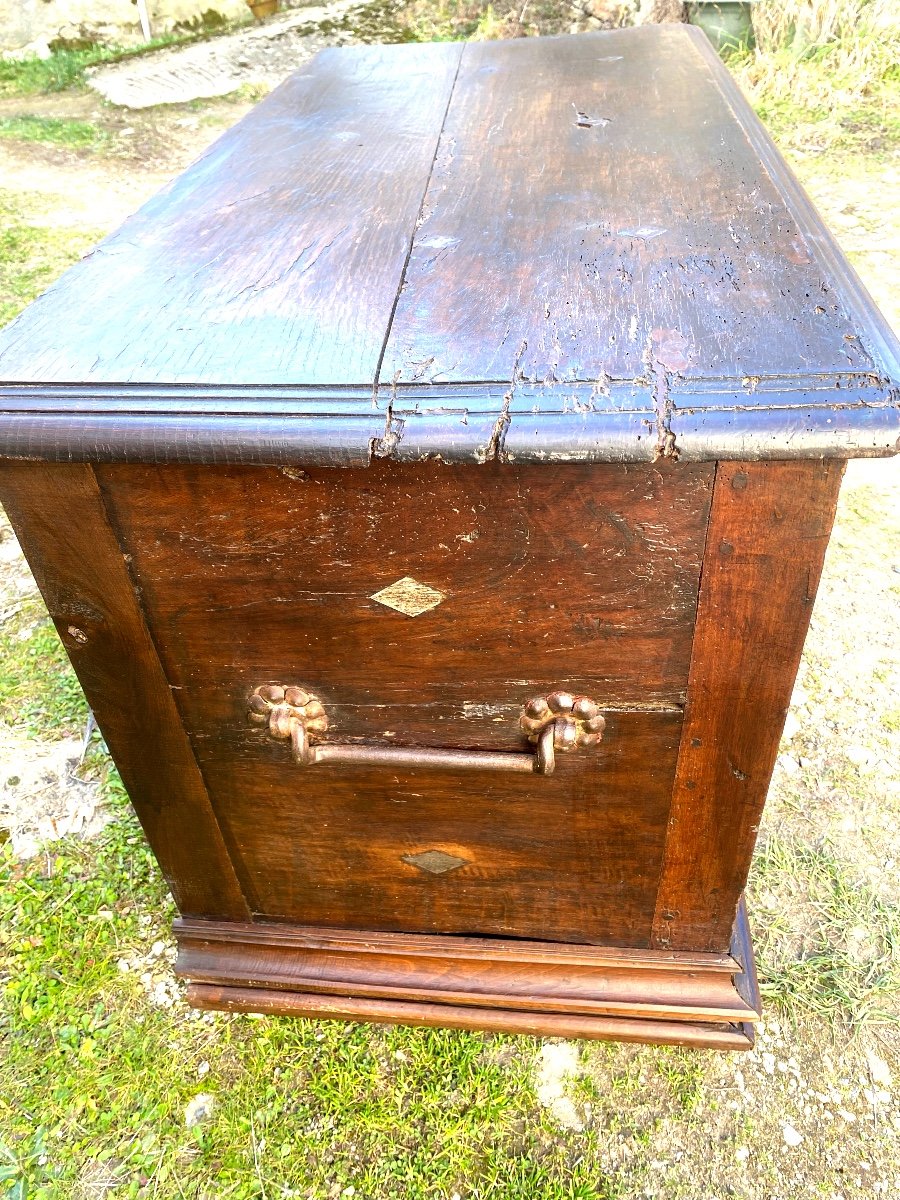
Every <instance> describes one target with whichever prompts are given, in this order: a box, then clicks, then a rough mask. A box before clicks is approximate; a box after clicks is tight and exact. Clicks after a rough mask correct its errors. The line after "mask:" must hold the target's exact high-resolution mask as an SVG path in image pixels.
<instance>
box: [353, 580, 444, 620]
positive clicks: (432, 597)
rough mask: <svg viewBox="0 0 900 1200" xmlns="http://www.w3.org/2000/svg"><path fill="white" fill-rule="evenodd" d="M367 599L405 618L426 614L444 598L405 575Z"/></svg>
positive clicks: (433, 589)
mask: <svg viewBox="0 0 900 1200" xmlns="http://www.w3.org/2000/svg"><path fill="white" fill-rule="evenodd" d="M369 599H370V600H377V601H378V603H379V604H383V605H385V607H386V608H393V609H394V610H395V611H396V612H401V613H404V614H405V615H406V616H407V617H418V616H420V615H421V614H422V613H423V612H428V610H429V609H430V608H437V606H438V605H439V604H440V603H441V601H442V600H443V599H445V597H444V594H443V592H439V591H437V590H436V589H435V588H433V587H429V586H428V584H427V583H419V581H418V579H413V577H412V576H411V575H405V576H404V577H403V579H398V580H397V582H396V583H392V584H390V586H389V587H386V588H382V589H381V591H380V592H376V593H375V595H374V596H370V597H369Z"/></svg>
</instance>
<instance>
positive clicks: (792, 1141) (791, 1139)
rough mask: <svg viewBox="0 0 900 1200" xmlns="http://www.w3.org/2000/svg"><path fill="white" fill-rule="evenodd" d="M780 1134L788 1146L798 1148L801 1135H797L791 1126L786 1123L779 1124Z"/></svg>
mask: <svg viewBox="0 0 900 1200" xmlns="http://www.w3.org/2000/svg"><path fill="white" fill-rule="evenodd" d="M781 1132H782V1134H783V1136H784V1140H785V1142H786V1143H787V1145H788V1146H799V1145H800V1143H801V1142H802V1141H803V1134H802V1133H798V1132H797V1130H796V1129H795V1128H794V1127H793V1125H789V1124H788V1123H787V1121H782V1122H781Z"/></svg>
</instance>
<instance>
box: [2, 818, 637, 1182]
mask: <svg viewBox="0 0 900 1200" xmlns="http://www.w3.org/2000/svg"><path fill="white" fill-rule="evenodd" d="M143 914H147V916H144V915H143ZM170 916H171V905H170V903H169V901H168V898H167V895H166V892H165V888H164V886H163V883H162V880H161V879H160V877H159V873H158V871H157V869H156V867H155V864H154V861H153V859H152V856H151V855H150V853H149V851H148V850H147V848H146V845H145V843H144V840H143V837H142V836H141V834H140V830H139V829H138V827H137V825H136V823H135V822H134V820H133V819H132V818H131V816H130V815H128V814H127V813H125V812H123V814H122V816H121V818H120V819H119V820H117V821H116V822H115V823H114V824H113V825H112V826H110V827H108V828H107V830H105V831H104V833H103V834H102V835H101V837H100V838H99V839H98V840H96V841H94V842H93V843H90V844H83V843H82V844H79V843H78V842H77V841H75V840H74V839H73V840H70V841H68V842H65V843H60V844H59V845H58V846H56V847H53V848H50V850H49V851H48V854H47V856H46V857H42V858H41V859H40V860H39V861H35V862H33V863H29V864H25V865H24V866H20V865H17V864H15V863H14V862H13V861H12V860H11V859H10V858H9V857H7V858H6V860H5V861H2V864H0V929H2V931H3V940H4V944H3V946H2V953H3V974H4V979H5V987H4V989H3V995H2V1000H3V1009H2V1017H0V1040H2V1042H3V1051H4V1052H3V1057H2V1061H0V1129H2V1130H4V1131H5V1132H4V1135H3V1136H4V1138H5V1145H6V1148H7V1151H8V1154H7V1158H8V1160H10V1170H11V1172H15V1171H16V1170H17V1171H18V1174H15V1173H12V1174H10V1176H9V1179H10V1180H11V1181H12V1180H15V1179H16V1178H19V1179H21V1178H27V1179H28V1181H29V1185H30V1187H31V1189H32V1190H31V1193H30V1194H31V1196H32V1197H33V1200H37V1198H43V1197H46V1198H47V1200H49V1198H50V1197H65V1196H73V1195H76V1194H77V1188H78V1186H79V1180H81V1181H83V1180H84V1179H85V1177H86V1176H88V1175H89V1174H90V1173H91V1172H97V1171H99V1170H100V1169H101V1168H102V1169H104V1170H106V1171H108V1173H109V1175H110V1176H111V1177H112V1178H114V1179H115V1181H116V1183H117V1186H118V1188H119V1189H120V1190H119V1191H117V1193H116V1194H117V1195H119V1194H121V1195H123V1196H138V1195H145V1194H150V1193H149V1192H145V1191H143V1190H142V1189H143V1188H144V1185H145V1184H146V1182H147V1180H148V1179H152V1180H153V1186H154V1189H156V1190H155V1191H154V1193H153V1194H158V1195H164V1196H173V1197H177V1196H180V1195H183V1196H200V1195H203V1194H209V1195H213V1194H214V1195H215V1196H216V1197H223V1198H224V1197H257V1196H260V1197H261V1196H271V1197H278V1196H282V1195H293V1194H299V1195H302V1196H307V1195H309V1196H313V1197H322V1198H323V1200H324V1198H325V1197H331V1196H336V1195H340V1194H342V1193H344V1189H346V1188H349V1187H353V1188H355V1192H356V1195H357V1196H360V1197H388V1196H394V1195H398V1196H401V1195H402V1196H403V1197H405V1198H406V1197H408V1198H409V1200H418V1198H421V1200H426V1198H429V1200H430V1198H432V1197H437V1196H446V1197H449V1196H450V1195H452V1193H453V1192H454V1191H460V1193H461V1194H464V1195H465V1196H466V1197H472V1198H474V1197H481V1196H484V1197H488V1196H490V1197H491V1198H492V1200H494V1198H507V1197H508V1198H509V1200H520V1198H522V1197H542V1198H544V1197H546V1198H547V1200H557V1198H558V1200H563V1198H565V1200H582V1198H583V1200H588V1198H591V1200H593V1198H598V1200H599V1198H607V1197H610V1198H611V1197H614V1196H618V1195H621V1194H622V1193H621V1191H620V1190H619V1188H618V1187H617V1185H616V1183H615V1180H614V1179H610V1178H609V1177H608V1176H607V1175H606V1173H605V1172H604V1171H603V1170H602V1169H600V1168H599V1167H598V1165H597V1154H596V1145H595V1144H592V1139H591V1137H587V1138H584V1139H578V1143H579V1144H578V1146H577V1152H576V1153H573V1152H572V1148H571V1147H569V1146H567V1145H566V1144H565V1141H560V1139H558V1138H556V1137H555V1136H554V1134H553V1131H552V1130H550V1129H548V1128H546V1127H545V1125H544V1123H543V1121H542V1119H541V1116H540V1114H539V1113H535V1106H534V1096H533V1092H532V1087H531V1082H530V1074H529V1069H528V1068H529V1062H530V1057H531V1052H532V1049H533V1043H532V1042H531V1040H530V1039H521V1040H519V1041H508V1040H507V1039H503V1038H499V1037H491V1036H488V1035H483V1036H482V1035H477V1034H461V1033H455V1032H450V1031H444V1030H412V1029H393V1028H383V1027H366V1026H352V1025H351V1026H344V1025H340V1024H334V1023H321V1024H317V1023H314V1022H308V1021H297V1020H282V1019H275V1018H267V1019H260V1020H249V1019H247V1018H232V1017H228V1016H224V1015H220V1014H216V1015H211V1016H210V1017H201V1016H200V1015H199V1014H193V1013H189V1012H188V1011H187V1010H186V1008H185V1006H184V1004H183V1003H182V1002H181V1000H180V999H176V1001H175V1003H174V1004H173V1005H172V1006H171V1007H158V1006H155V1005H153V1004H151V1003H148V1001H147V999H146V992H147V989H148V988H151V989H152V987H153V979H154V977H156V976H160V977H162V978H164V979H166V980H168V979H169V978H170V968H169V966H168V963H167V961H166V960H165V958H164V957H160V956H158V955H157V956H156V957H153V947H154V944H155V943H157V942H158V940H159V939H166V938H167V934H166V932H165V931H166V928H167V923H168V919H169V918H170ZM157 948H158V947H157ZM122 963H132V964H133V966H132V967H131V969H130V970H128V971H124V972H123V970H122V968H121V966H120V964H122ZM141 975H146V976H147V978H146V979H145V980H144V981H142V980H141ZM510 1050H512V1052H511V1053H510ZM201 1063H205V1064H208V1070H207V1071H206V1073H205V1074H203V1075H202V1076H201V1073H200V1072H201ZM200 1092H203V1093H207V1094H210V1095H212V1096H213V1097H214V1099H215V1108H214V1110H213V1113H212V1117H211V1119H210V1120H209V1121H208V1122H205V1123H203V1124H201V1125H199V1126H197V1127H196V1128H195V1129H192V1130H189V1129H187V1128H186V1126H185V1120H184V1115H183V1114H184V1109H185V1106H186V1105H187V1103H188V1102H189V1101H190V1100H191V1098H192V1097H193V1096H195V1095H197V1094H198V1093H200ZM595 1140H596V1139H594V1141H595ZM42 1147H43V1149H42ZM2 1161H3V1159H2V1156H0V1163H2ZM15 1164H18V1165H17V1167H16V1166H15ZM0 1186H2V1185H0ZM205 1189H211V1190H210V1191H207V1192H205ZM285 1189H289V1190H287V1191H285ZM290 1189H294V1191H291V1190H290ZM0 1194H2V1192H0ZM344 1194H349V1193H344Z"/></svg>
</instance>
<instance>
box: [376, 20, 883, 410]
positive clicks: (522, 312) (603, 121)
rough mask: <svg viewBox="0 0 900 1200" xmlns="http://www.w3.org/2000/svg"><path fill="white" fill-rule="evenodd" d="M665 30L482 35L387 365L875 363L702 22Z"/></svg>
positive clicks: (513, 370) (668, 367) (574, 368)
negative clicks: (706, 51) (750, 134)
mask: <svg viewBox="0 0 900 1200" xmlns="http://www.w3.org/2000/svg"><path fill="white" fill-rule="evenodd" d="M647 33H649V31H645V30H637V31H636V30H630V29H629V30H620V31H616V32H614V33H611V34H608V35H606V36H605V37H604V38H603V39H602V41H601V40H600V39H593V38H591V37H578V38H558V39H526V40H524V41H522V42H517V41H508V42H498V43H484V42H482V43H478V42H475V43H472V44H471V45H469V46H467V47H466V53H465V54H464V56H463V60H462V65H461V68H460V73H459V79H458V82H457V86H456V89H455V91H454V96H453V102H452V104H451V106H450V110H449V112H448V115H447V120H446V123H445V126H444V131H443V134H442V136H441V145H440V149H439V151H438V156H437V160H436V163H435V169H434V172H433V174H432V177H431V183H430V185H429V188H428V193H427V195H426V197H425V206H424V210H423V216H424V220H423V221H422V223H421V225H420V227H419V228H418V230H417V231H416V237H415V242H414V244H413V251H412V256H411V258H410V262H409V267H408V269H407V273H406V286H405V288H404V291H403V294H402V295H401V297H400V301H399V304H398V306H397V313H396V318H395V321H394V324H393V328H392V330H391V336H390V340H389V342H388V348H387V353H386V355H385V361H384V367H383V371H382V381H383V382H384V381H389V380H391V379H393V378H394V377H395V376H397V375H398V373H399V377H400V378H401V379H403V380H416V379H421V378H424V379H430V380H440V381H459V382H464V381H470V380H485V381H487V380H513V379H517V378H518V377H519V376H521V377H523V378H524V379H527V380H538V381H546V382H547V383H548V384H554V383H556V382H557V381H560V382H574V381H577V380H587V381H598V382H599V383H600V384H601V385H602V384H604V383H605V382H606V381H608V380H609V379H610V378H612V379H632V378H635V377H638V376H641V375H645V374H648V373H649V374H650V376H651V377H652V376H653V375H654V374H657V375H659V376H664V375H665V374H666V372H667V371H670V372H674V373H677V374H679V375H682V376H685V377H688V378H694V377H701V378H709V377H713V378H722V377H731V378H742V377H745V376H752V375H771V374H779V373H782V372H785V371H787V372H790V371H797V370H798V368H800V367H801V364H813V363H814V364H815V368H816V370H817V371H841V370H847V369H848V368H849V369H858V370H863V371H865V370H870V369H872V366H873V360H872V358H871V357H870V356H869V354H868V352H867V351H866V349H865V345H864V339H862V338H860V337H859V336H858V333H859V331H858V330H857V329H856V327H855V325H854V324H853V320H852V318H851V317H850V315H849V314H848V313H846V312H845V311H844V310H843V308H842V306H841V302H840V299H839V297H838V296H837V295H836V294H835V292H834V284H833V280H832V279H831V278H830V276H829V275H828V274H826V273H825V272H824V271H823V269H822V263H821V262H820V261H817V259H816V256H815V252H814V247H813V246H812V245H811V244H810V242H809V240H808V239H807V237H806V236H805V235H804V231H803V230H802V229H801V228H800V226H799V224H798V221H797V220H796V217H795V216H794V215H793V214H789V213H788V212H787V211H786V208H785V205H784V200H783V198H782V196H781V195H780V194H779V190H778V187H777V184H776V183H775V181H774V180H773V179H772V177H771V176H770V175H768V174H766V173H762V172H760V170H759V162H758V158H757V154H756V152H755V150H754V148H753V147H752V146H751V145H750V143H749V142H748V141H747V140H746V138H744V137H738V136H736V135H735V134H736V127H735V120H734V112H733V110H732V108H731V106H730V105H729V104H728V103H727V102H726V101H725V100H724V97H723V95H722V89H721V82H720V79H721V72H720V71H719V70H714V69H712V68H711V67H710V66H709V63H708V60H707V59H706V58H705V57H703V56H702V55H701V54H700V53H699V51H698V49H697V45H698V40H699V39H698V38H692V37H690V36H685V35H684V33H683V32H682V31H681V30H677V29H676V30H672V31H670V30H669V29H667V28H663V29H662V30H660V31H654V32H653V33H652V34H650V36H646V34H647ZM699 36H700V37H701V38H702V37H703V35H702V33H701V34H700V35H699ZM676 47H677V52H675V50H676ZM535 130H540V131H541V133H540V136H541V139H542V142H543V145H544V147H546V151H547V152H545V153H535ZM846 335H850V336H851V339H852V340H847V337H846ZM660 386H662V383H660ZM601 403H602V401H601Z"/></svg>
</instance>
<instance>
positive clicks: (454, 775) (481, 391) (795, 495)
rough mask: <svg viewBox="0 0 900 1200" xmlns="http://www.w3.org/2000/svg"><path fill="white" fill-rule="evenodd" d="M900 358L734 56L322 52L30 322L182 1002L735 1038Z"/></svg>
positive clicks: (16, 502)
mask: <svg viewBox="0 0 900 1200" xmlns="http://www.w3.org/2000/svg"><path fill="white" fill-rule="evenodd" d="M897 359H898V354H897V346H896V343H895V342H894V340H893V339H892V335H891V334H890V332H889V330H888V329H887V327H886V325H885V324H884V322H883V321H882V319H881V318H880V317H879V315H878V313H877V312H876V311H875V309H874V307H873V305H872V303H871V301H870V300H869V299H868V297H867V296H866V294H865V292H864V290H863V289H862V287H861V285H860V283H859V281H858V280H857V278H856V276H855V275H854V273H853V271H852V269H851V268H850V267H849V266H848V265H847V263H846V262H845V260H844V259H843V257H842V256H841V254H840V252H839V251H838V250H837V248H836V247H835V245H834V243H833V242H832V240H831V239H830V237H829V235H828V234H827V232H826V231H825V229H824V228H823V226H822V224H821V222H820V221H819V219H818V218H817V216H816V215H815V213H814V212H813V210H812V209H811V207H810V205H809V203H808V201H807V200H806V199H805V197H804V196H803V194H802V193H801V191H800V190H799V188H798V185H797V184H796V182H795V181H794V179H793V178H792V176H791V175H790V173H789V171H788V170H787V168H786V167H785V165H784V164H783V162H782V161H781V159H780V158H779V156H778V154H777V152H776V151H775V150H774V148H773V146H772V144H771V142H770V141H769V139H768V138H767V136H766V134H765V133H764V132H763V130H762V129H761V127H760V126H759V124H758V123H757V122H756V120H755V118H754V117H753V115H752V114H751V112H750V111H749V109H748V108H747V105H746V104H745V103H744V101H743V100H742V99H741V96H740V94H739V93H738V91H737V90H736V88H735V86H734V84H733V83H732V82H731V80H730V78H729V76H728V74H727V72H726V71H725V70H724V68H723V67H722V66H721V64H720V63H719V61H718V60H717V59H716V57H715V55H714V54H713V52H712V50H711V49H710V47H709V46H708V45H707V43H706V42H705V40H704V37H703V35H702V34H699V33H698V32H696V31H692V30H689V29H686V28H682V27H658V28H644V29H639V30H622V31H617V32H614V33H609V34H596V35H582V36H578V37H571V38H558V39H549V40H527V41H518V42H502V43H493V44H491V43H480V44H471V45H466V46H462V45H450V44H440V45H423V46H404V47H365V48H354V49H345V50H338V51H327V52H325V53H323V54H321V55H320V56H319V57H317V58H316V59H315V60H314V61H313V62H312V63H311V64H309V66H308V67H306V68H304V69H303V70H302V71H301V72H299V73H298V74H297V75H295V76H294V77H293V78H292V79H290V80H289V81H288V82H287V83H285V84H284V85H283V86H282V87H281V88H280V89H278V91H276V92H275V93H274V94H273V95H272V96H271V97H270V98H269V99H267V100H266V101H265V102H264V103H262V104H261V105H259V107H258V108H257V109H256V110H255V111H254V112H253V113H252V114H251V115H250V116H249V117H248V118H247V119H246V120H244V121H243V122H241V123H240V124H239V125H238V126H237V127H235V128H234V129H233V130H232V131H231V132H229V133H228V134H227V135H226V136H225V137H223V138H222V139H221V140H220V141H219V142H217V143H216V144H215V145H214V146H213V147H212V148H211V149H210V150H209V151H208V152H207V153H206V155H205V156H204V157H203V158H201V159H200V161H199V162H197V163H196V164H195V165H194V166H193V167H192V168H191V169H190V170H189V171H188V172H187V173H186V174H185V175H183V176H182V177H181V178H180V179H178V180H176V181H175V182H174V183H173V184H171V185H170V186H169V187H168V188H167V189H165V190H164V191H163V192H162V193H161V194H160V195H159V196H158V197H157V198H156V199H154V200H152V201H151V202H150V203H149V204H148V205H147V206H146V207H145V208H144V209H143V210H142V211H141V212H139V213H138V214H137V215H136V216H134V217H132V218H131V220H129V221H128V222H127V223H126V225H125V226H124V227H123V229H122V230H121V231H120V232H119V233H117V234H115V235H114V236H112V237H111V238H109V239H108V240H107V241H105V242H104V243H103V244H102V245H101V246H99V247H98V248H97V249H96V250H95V251H94V252H93V253H92V254H90V255H89V256H88V257H87V258H86V259H85V260H84V261H83V262H82V263H80V264H79V265H78V266H76V267H75V268H74V269H73V270H72V271H70V272H69V273H68V274H67V275H66V276H64V277H63V279H62V280H61V281H60V282H59V283H58V284H57V285H56V286H55V287H53V288H52V289H51V290H50V291H49V292H48V293H47V294H46V295H45V296H43V297H42V298H41V299H40V300H38V301H37V302H36V303H35V304H34V305H32V307H31V308H30V309H28V310H27V311H26V312H25V313H24V314H23V315H22V316H21V317H20V318H19V319H18V320H17V321H16V322H14V323H13V324H12V325H11V326H10V327H9V328H8V329H7V330H5V331H4V333H3V334H2V335H0V381H2V382H0V455H2V456H3V458H2V462H0V498H2V501H3V503H4V504H5V505H6V507H7V509H8V511H9V514H10V517H11V519H12V521H13V523H14V526H15V528H16V530H17V532H18V534H19V536H20V538H21V541H22V544H23V546H24V548H25V551H26V553H27V555H28V558H29V561H30V563H31V565H32V568H33V570H34V572H35V575H36V576H37V579H38V581H39V583H40V586H41V589H42V591H43V594H44V597H45V599H46V601H47V604H48V607H49V609H50V612H51V614H52V615H53V618H54V620H55V622H56V625H57V627H58V629H59V632H60V634H61V636H62V638H63V641H64V643H65V645H66V647H67V650H68V652H69V654H70V656H71V658H72V662H73V663H74V666H75V669H76V671H77V672H78V675H79V678H80V679H81V681H82V683H83V685H84V689H85V692H86V693H87V696H88V699H89V701H90V703H91V705H92V707H93V709H94V712H95V714H96V716H97V719H98V721H99V724H100V726H101V729H102V730H103V733H104V736H105V737H106V740H107V742H108V744H109V747H110V749H111V751H112V754H113V756H114V758H115V760H116V762H117V763H118V765H119V768H120V770H121V773H122V777H123V779H124V780H125V783H126V786H127V788H128V790H129V793H130V795H131V797H132V800H133V802H134V805H135V808H136V809H137V812H138V814H139V816H140V818H141V821H142V823H143V826H144V828H145V830H146V833H147V837H148V838H149V840H150V843H151V845H152V847H153V849H154V851H155V853H156V855H157V857H158V859H159V862H160V864H161V866H162V869H163V871H164V872H165V874H166V877H167V879H168V881H169V884H170V886H171V889H172V893H173V895H174V897H175V899H176V901H177V904H178V908H179V910H180V913H181V917H180V919H179V920H178V921H177V923H176V932H177V938H178V944H179V950H180V955H179V960H178V962H179V966H178V969H179V970H180V971H181V973H182V974H183V975H185V976H187V977H188V978H189V979H190V980H191V984H190V992H189V995H190V997H191V998H192V1000H193V1002H194V1003H195V1004H198V1005H201V1006H211V1007H219V1008H228V1009H236V1010H249V1011H260V1012H273V1013H295V1014H299V1015H315V1016H338V1017H345V1018H365V1019H372V1020H379V1021H401V1022H404V1021H405V1022H418V1023H425V1024H436V1025H449V1026H457V1027H463V1028H487V1029H502V1030H509V1031H521V1032H529V1033H545V1034H565V1035H568V1036H584V1037H612V1038H623V1039H631V1040H644V1041H659V1042H671V1043H685V1044H696V1045H708V1046H718V1047H723V1048H739V1047H742V1046H748V1045H749V1044H750V1043H751V1041H752V1022H753V1020H754V1018H755V1017H756V1016H757V1014H758V1012H759V997H758V991H757V988H756V984H755V979H754V969H753V959H752V951H751V948H750V942H749V938H748V933H747V925H746V919H745V916H744V912H743V907H742V903H741V896H742V891H743V888H744V883H745V880H746V877H747V872H748V868H749V863H750V856H751V852H752V849H753V844H754V840H755V836H756V831H757V825H758V822H759V819H760V814H761V811H762V807H763V803H764V800H765V796H766V789H767V786H768V783H769V778H770V773H771V770H772V766H773V763H774V760H775V755H776V750H777V746H778V740H779V735H780V732H781V727H782V722H783V719H784V716H785V713H786V709H787V705H788V701H789V697H790V693H791V687H792V683H793V679H794V675H795V672H796V669H797V665H798V660H799V657H800V653H801V648H802V644H803V638H804V634H805V631H806V627H807V623H808V620H809V616H810V611H811V608H812V603H813V599H814V596H815V592H816V584H817V581H818V578H819V572H820V569H821V565H822V559H823V555H824V552H825V548H826V544H827V541H828V536H829V531H830V527H831V522H832V517H833V513H834V506H835V502H836V497H837V493H838V487H839V482H840V477H841V472H842V468H843V460H845V459H846V458H847V457H849V456H854V455H884V454H890V453H893V452H894V450H895V449H896V443H897V438H898V434H900V412H898V408H897V393H896V385H897V382H898V379H900V371H898V365H897Z"/></svg>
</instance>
